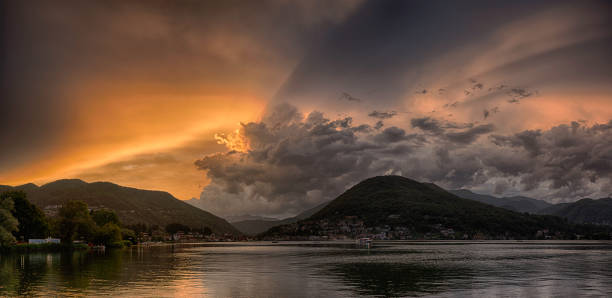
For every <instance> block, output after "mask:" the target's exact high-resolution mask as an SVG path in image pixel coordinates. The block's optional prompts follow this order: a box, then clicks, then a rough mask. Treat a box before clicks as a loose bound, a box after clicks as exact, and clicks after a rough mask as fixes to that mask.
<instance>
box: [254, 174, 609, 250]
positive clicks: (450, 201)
mask: <svg viewBox="0 0 612 298" xmlns="http://www.w3.org/2000/svg"><path fill="white" fill-rule="evenodd" d="M573 232H574V230H573V226H572V225H569V224H567V223H566V222H565V221H564V220H563V219H562V218H559V217H555V216H547V215H530V214H524V213H517V212H513V211H510V210H507V209H503V208H499V207H495V206H491V205H488V204H484V203H481V202H478V201H474V200H469V199H463V198H460V197H458V196H456V195H454V194H451V193H449V192H447V191H446V190H444V189H442V188H440V187H438V186H436V185H435V184H431V183H419V182H417V181H414V180H411V179H408V178H404V177H401V176H379V177H373V178H370V179H366V180H364V181H362V182H360V183H358V184H357V185H355V186H353V187H352V188H350V189H349V190H347V191H346V192H344V193H343V194H341V195H340V196H339V197H337V198H336V199H334V200H333V201H331V202H330V203H329V204H328V205H327V206H325V207H324V208H323V209H321V210H320V211H318V212H316V213H315V214H314V215H312V216H311V217H309V218H307V219H306V220H301V221H298V222H297V223H293V224H289V225H283V226H278V227H274V228H272V229H270V230H269V231H267V232H266V233H264V235H263V237H264V238H272V239H274V238H276V239H299V238H300V237H302V238H303V237H309V236H312V235H315V236H319V237H324V238H325V237H327V238H343V237H351V238H354V237H361V236H364V235H368V236H373V235H374V236H377V237H381V238H394V239H398V238H399V239H414V238H469V239H481V238H490V239H505V238H514V239H531V238H539V237H542V238H544V237H551V238H552V237H555V238H571V237H572V236H573ZM606 237H608V236H607V234H606Z"/></svg>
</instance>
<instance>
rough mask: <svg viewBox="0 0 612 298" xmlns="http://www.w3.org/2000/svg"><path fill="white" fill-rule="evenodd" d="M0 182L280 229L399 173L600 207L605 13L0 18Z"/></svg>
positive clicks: (611, 110) (610, 44) (119, 4)
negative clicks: (152, 194)
mask: <svg viewBox="0 0 612 298" xmlns="http://www.w3.org/2000/svg"><path fill="white" fill-rule="evenodd" d="M1 5H2V6H3V7H2V10H1V13H2V17H1V18H0V19H1V22H2V27H1V29H2V31H1V32H2V37H1V39H2V51H1V52H0V53H1V60H0V61H1V62H0V69H1V72H0V75H1V76H2V80H1V82H2V88H1V91H0V92H2V93H1V99H0V184H9V185H18V184H23V183H28V182H34V183H37V184H44V183H47V182H50V181H53V180H56V179H62V178H79V179H83V180H85V181H110V182H114V183H117V184H121V185H125V186H131V187H138V188H144V189H154V190H163V191H168V192H170V193H171V194H173V195H174V196H176V197H177V198H180V199H191V198H195V199H194V200H192V201H191V202H192V203H194V204H197V205H198V206H200V207H202V208H204V209H206V210H209V211H211V212H213V213H215V214H218V215H222V216H230V215H240V214H253V215H261V216H273V217H285V216H291V215H294V214H296V213H299V212H300V211H303V210H305V209H307V208H310V207H313V206H316V205H318V204H320V203H322V202H325V201H328V200H330V199H332V198H334V197H335V196H337V195H339V194H340V193H342V192H343V191H344V190H346V189H347V188H349V187H350V186H352V185H354V184H355V183H357V182H359V181H361V180H362V179H365V178H368V177H371V176H375V175H386V174H395V175H403V176H406V177H409V178H413V179H417V180H419V181H426V182H433V183H436V184H438V185H440V186H442V187H446V188H467V189H471V190H473V191H476V192H480V193H486V194H492V195H496V196H514V195H525V196H530V197H535V198H539V199H543V200H547V201H549V202H571V201H575V200H578V199H580V198H584V197H592V198H599V197H606V196H610V194H611V193H612V54H610V53H612V18H611V16H612V5H611V4H610V3H609V1H512V2H510V1H357V0H346V1H344V0H343V1H317V0H308V1H306V0H303V1H285V0H269V1H218V2H216V1H87V2H85V1H63V0H62V1H35V0H33V1H3V2H2V4H1Z"/></svg>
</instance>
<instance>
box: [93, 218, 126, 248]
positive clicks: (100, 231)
mask: <svg viewBox="0 0 612 298" xmlns="http://www.w3.org/2000/svg"><path fill="white" fill-rule="evenodd" d="M120 241H121V228H120V227H119V226H118V225H116V224H114V223H112V222H109V223H107V224H105V225H104V226H102V227H98V228H97V229H96V231H95V233H94V237H93V239H92V242H93V244H96V245H105V246H109V247H110V246H113V244H114V243H115V242H120Z"/></svg>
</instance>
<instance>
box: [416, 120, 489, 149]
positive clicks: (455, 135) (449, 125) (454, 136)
mask: <svg viewBox="0 0 612 298" xmlns="http://www.w3.org/2000/svg"><path fill="white" fill-rule="evenodd" d="M410 124H411V125H412V127H415V128H419V129H421V130H422V131H424V132H426V133H429V134H432V135H435V136H439V137H440V138H442V139H445V140H447V141H450V142H451V143H456V144H470V143H473V142H474V141H476V139H478V137H479V136H480V135H483V134H487V133H490V132H492V131H493V130H494V128H495V127H494V125H493V124H483V125H478V126H474V124H472V123H466V124H458V123H453V122H442V121H439V120H436V119H434V118H431V117H423V118H413V119H412V120H410ZM457 129H463V130H457Z"/></svg>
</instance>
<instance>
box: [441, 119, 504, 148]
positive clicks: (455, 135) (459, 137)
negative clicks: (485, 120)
mask: <svg viewBox="0 0 612 298" xmlns="http://www.w3.org/2000/svg"><path fill="white" fill-rule="evenodd" d="M494 128H495V127H494V126H493V124H483V125H478V126H475V127H472V128H470V129H467V130H464V131H458V132H449V133H447V134H446V138H447V139H448V140H450V141H451V142H454V143H460V144H470V143H473V142H474V141H476V139H477V138H478V137H479V136H481V135H483V134H487V133H490V132H492V131H493V130H494Z"/></svg>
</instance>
